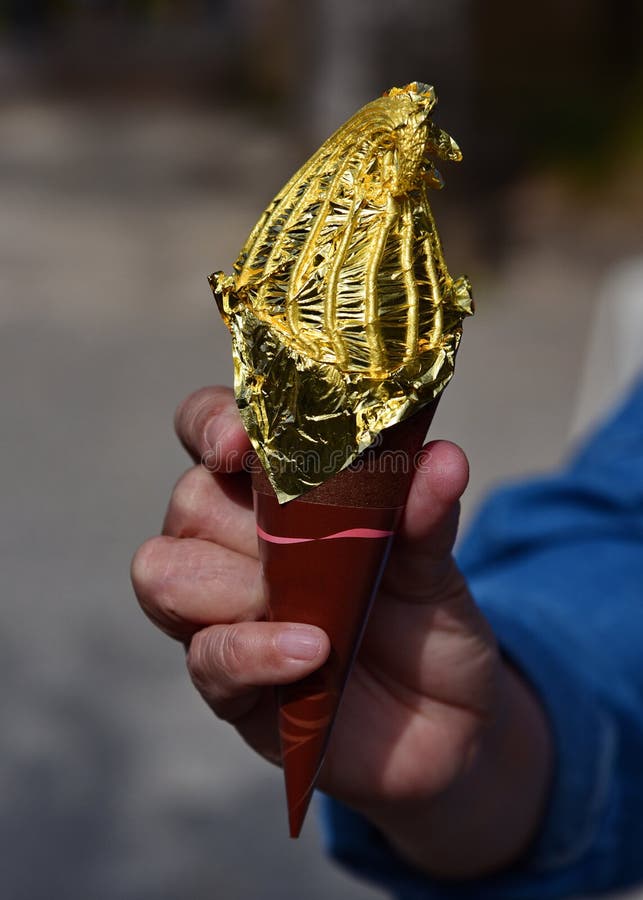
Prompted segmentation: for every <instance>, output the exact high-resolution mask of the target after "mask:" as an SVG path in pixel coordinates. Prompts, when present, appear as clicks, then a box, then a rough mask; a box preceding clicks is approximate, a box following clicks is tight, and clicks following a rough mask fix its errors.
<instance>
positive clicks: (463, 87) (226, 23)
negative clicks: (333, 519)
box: [0, 0, 643, 900]
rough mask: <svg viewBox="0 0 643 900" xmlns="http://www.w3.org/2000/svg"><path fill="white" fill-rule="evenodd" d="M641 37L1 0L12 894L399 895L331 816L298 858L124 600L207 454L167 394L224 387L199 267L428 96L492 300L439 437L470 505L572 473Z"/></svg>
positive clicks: (4, 537)
mask: <svg viewBox="0 0 643 900" xmlns="http://www.w3.org/2000/svg"><path fill="white" fill-rule="evenodd" d="M642 46H643V5H642V4H641V3H640V2H638V0H619V2H609V0H604V2H601V0H568V2H567V3H565V4H559V3H557V2H555V0H541V2H540V3H538V4H537V5H536V6H533V7H531V8H530V11H529V13H528V10H527V8H526V7H524V6H523V5H521V4H516V3H513V2H509V0H486V2H482V0H479V2H476V0H450V2H449V3H444V2H438V0H397V2H396V3H395V4H393V3H391V2H388V0H354V2H351V3H347V2H345V0H308V2H306V3H302V2H296V0H236V2H234V0H186V2H181V3H179V2H172V0H138V2H135V0H131V2H126V0H120V2H106V0H84V2H83V0H58V2H54V0H49V2H47V0H12V2H9V0H4V2H0V394H1V396H2V419H3V423H2V428H1V431H0V433H1V442H0V453H1V457H0V461H1V468H0V477H1V479H2V490H1V498H2V499H1V502H2V511H3V516H2V524H1V526H0V566H1V572H2V579H3V585H2V604H1V608H0V617H1V627H0V648H1V651H0V674H1V676H2V677H1V679H0V691H1V692H2V705H3V709H4V716H3V720H4V724H3V728H2V731H1V732H0V783H1V788H2V789H1V796H2V802H1V804H0V830H1V832H2V850H1V851H0V852H1V853H2V864H1V868H2V896H3V897H6V898H10V900H18V898H19V900H41V898H43V900H44V898H47V900H50V898H54V897H56V898H57V897H61V898H65V900H81V898H83V900H85V898H87V897H92V898H94V900H101V898H105V900H107V898H109V900H120V898H128V900H130V898H131V900H148V898H149V900H176V898H186V897H187V898H190V900H202V898H203V900H205V898H212V897H216V898H222V900H241V898H243V900H246V898H267V900H270V898H281V900H295V898H297V900H299V898H301V897H302V896H306V897H308V898H310V900H322V898H328V897H333V898H346V900H367V898H371V900H375V898H377V897H380V896H381V895H380V894H379V893H378V892H377V891H375V890H374V889H372V888H370V887H368V886H366V885H362V884H360V883H358V882H356V881H354V880H352V879H351V878H349V877H348V876H346V875H344V874H343V873H341V872H340V871H339V870H337V869H336V868H334V867H333V866H332V865H331V864H330V863H328V862H327V861H326V860H325V859H324V856H323V853H322V851H321V850H320V849H319V840H318V836H317V833H316V829H315V823H314V817H313V816H310V817H309V821H308V824H307V827H306V829H305V832H304V836H303V837H302V839H301V840H300V841H299V842H297V843H295V842H291V841H290V840H289V839H288V838H287V837H286V821H285V805H284V800H283V792H282V783H281V773H280V772H278V771H276V770H272V769H270V768H269V767H267V766H265V765H264V764H262V763H260V762H259V761H257V760H255V759H254V758H253V756H252V754H251V752H250V751H249V750H247V749H246V748H245V747H243V746H241V745H240V744H239V742H238V741H237V740H236V738H235V736H234V734H233V733H232V732H231V731H230V730H229V729H228V728H227V726H225V725H222V724H221V723H219V722H217V721H216V720H215V719H214V718H213V717H212V716H211V715H210V713H209V712H208V710H207V709H206V708H205V706H204V705H202V703H201V701H200V700H199V698H198V697H197V695H196V693H195V692H194V691H193V690H192V688H191V687H190V685H189V683H188V679H187V677H186V675H185V671H184V663H183V659H182V651H181V649H180V648H179V647H177V646H174V645H173V644H172V643H171V642H170V641H169V640H167V639H166V638H164V637H163V636H162V635H160V634H158V633H156V632H155V630H154V629H153V628H152V627H151V626H150V625H148V623H147V622H146V621H145V620H144V618H143V616H142V614H141V613H140V612H139V610H138V608H137V607H136V605H135V601H134V598H133V595H132V592H131V588H130V586H129V580H128V566H129V560H130V557H131V555H132V553H133V551H134V549H135V548H136V546H137V545H138V544H139V543H141V542H142V541H143V540H144V539H145V538H146V537H148V536H150V535H152V534H153V533H156V532H157V531H158V529H159V527H160V522H161V518H162V515H163V512H164V507H165V503H166V501H167V498H168V496H169V492H170V489H171V487H172V484H173V482H174V481H175V480H176V478H177V477H178V476H179V474H180V473H181V471H182V470H183V469H184V468H186V467H187V460H186V458H185V457H184V455H183V453H182V452H181V450H180V449H179V447H178V446H177V444H176V441H175V439H174V437H173V434H172V426H171V421H172V413H173V410H174V407H175V406H176V404H177V403H178V402H179V400H180V399H181V398H182V397H183V396H184V394H186V393H187V392H188V391H190V390H192V389H194V388H196V387H198V386H200V385H202V384H207V383H216V382H225V383H230V382H231V374H232V373H231V362H230V354H229V344H228V338H227V333H226V332H225V329H224V328H223V326H222V325H221V324H220V322H219V320H218V315H217V312H216V310H215V307H214V305H213V303H212V300H211V296H210V292H209V288H208V286H207V283H206V276H207V275H208V273H210V272H211V271H212V270H213V269H216V268H224V269H229V268H230V266H231V264H232V261H233V260H234V258H235V257H236V255H237V252H238V250H239V249H240V247H241V244H242V243H243V241H244V239H245V237H246V235H247V233H248V231H249V230H250V228H251V227H252V225H253V224H254V222H255V220H256V218H257V216H258V215H259V213H260V212H261V211H262V209H263V208H264V205H265V204H266V203H267V201H269V200H270V199H271V197H272V196H273V194H274V193H275V192H276V190H277V189H278V188H279V187H280V186H281V184H282V183H283V182H284V181H285V180H286V179H287V178H288V177H289V175H290V174H291V172H292V171H293V170H294V168H295V167H296V166H297V165H299V164H300V163H301V162H303V161H304V160H305V159H306V158H307V156H308V155H309V154H310V153H311V152H312V151H313V150H314V149H315V148H316V146H317V145H318V143H319V142H320V141H321V140H322V139H324V138H325V137H326V136H327V135H328V134H329V133H330V132H331V131H332V130H333V129H334V128H335V127H336V126H338V125H339V124H340V123H341V122H342V121H343V120H344V119H345V118H346V117H347V116H348V115H350V114H351V113H352V112H353V111H355V110H356V109H357V108H358V107H359V106H361V105H362V104H363V103H365V102H367V101H368V100H370V99H372V98H373V97H375V96H377V95H378V94H379V93H381V92H382V91H383V90H384V89H386V88H388V87H390V86H391V85H393V84H398V85H400V84H405V83H406V82H408V81H411V80H414V79H418V80H422V81H427V82H429V83H432V84H434V85H435V86H436V88H437V92H438V95H439V97H440V106H439V108H438V111H437V114H436V119H437V121H438V122H439V124H440V125H441V126H442V127H443V128H445V129H446V130H448V131H449V132H450V133H451V134H452V135H454V136H455V137H456V139H457V140H458V141H459V142H460V144H461V146H462V147H463V150H464V156H465V160H464V162H463V163H462V165H461V166H459V167H446V166H445V167H443V174H444V175H445V178H446V181H447V189H446V191H445V192H444V193H442V194H441V195H439V196H436V197H435V203H434V211H435V214H436V217H437V219H438V222H439V224H440V226H441V231H442V235H443V238H444V242H445V245H446V248H447V259H448V262H449V265H450V269H451V271H452V273H453V274H456V275H457V274H461V273H463V272H466V273H467V274H469V276H470V277H471V279H472V281H473V283H474V292H475V296H476V302H477V309H478V312H477V315H476V317H475V319H473V320H471V321H468V322H467V323H466V334H465V337H464V341H463V346H462V352H461V354H460V361H459V365H458V372H457V375H456V377H455V379H454V382H453V384H452V386H450V388H449V390H448V395H447V399H446V401H445V402H443V404H442V406H441V409H440V412H439V415H438V418H437V420H436V422H435V426H434V428H433V436H435V437H446V438H450V439H452V440H455V441H458V442H460V443H461V444H462V445H463V446H464V448H465V449H466V451H467V452H468V454H469V456H470V458H471V464H472V481H471V486H470V488H469V491H468V494H467V499H466V502H465V507H464V514H465V518H466V517H468V516H469V514H470V511H471V509H472V508H473V506H474V505H475V503H476V502H477V501H478V500H479V499H480V497H481V496H482V495H483V493H484V492H485V491H487V490H488V489H489V487H490V486H492V485H493V484H494V483H496V482H498V481H499V480H501V479H506V478H509V477H516V476H519V475H521V474H523V473H525V472H534V471H542V470H544V469H547V468H548V467H551V466H553V465H555V464H556V463H557V462H558V461H559V460H560V459H562V458H563V456H564V454H565V453H566V452H567V451H568V448H569V444H570V440H573V438H572V435H573V434H577V433H579V431H581V430H582V429H583V427H584V426H585V425H586V424H587V422H588V421H589V419H591V418H592V417H593V416H595V415H596V414H597V413H598V411H599V410H598V402H597V399H596V398H597V397H598V395H599V394H600V392H601V389H602V388H601V385H602V384H603V382H604V381H605V380H609V378H610V377H611V376H610V372H612V374H613V370H614V366H615V359H614V356H613V355H611V354H610V353H608V352H607V351H606V350H603V351H602V355H601V354H600V353H599V357H598V360H599V365H598V369H599V370H600V373H599V374H600V377H599V378H597V377H596V374H597V366H596V364H592V365H588V364H586V363H585V362H584V360H585V359H586V347H587V343H588V339H589V334H590V330H591V323H592V321H593V319H594V315H595V314H594V310H595V308H596V306H597V304H600V303H604V302H605V299H606V298H607V300H609V296H610V293H611V292H612V291H613V290H617V289H620V288H615V287H614V285H619V284H622V283H623V279H624V278H625V279H626V280H627V278H630V282H628V283H631V273H632V271H636V270H635V269H632V263H631V262H628V261H629V260H631V259H632V258H633V257H636V255H637V254H638V253H640V252H641V235H642V234H643V204H642V202H641V201H642V200H643V177H642V176H643V113H642V110H643V104H642V100H643V59H642V50H641V48H642ZM639 271H643V269H640V270H639ZM623 273H625V274H623ZM627 273H629V274H627ZM641 277H643V276H641ZM637 284H641V280H640V279H639V282H637ZM642 289H643V288H642ZM601 298H602V299H601ZM600 348H601V345H600V341H599V351H600ZM583 373H585V374H583ZM592 379H593V380H592Z"/></svg>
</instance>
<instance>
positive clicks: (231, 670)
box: [218, 625, 245, 680]
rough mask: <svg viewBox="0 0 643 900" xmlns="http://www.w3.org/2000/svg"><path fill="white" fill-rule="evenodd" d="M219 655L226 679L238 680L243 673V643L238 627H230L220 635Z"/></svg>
mask: <svg viewBox="0 0 643 900" xmlns="http://www.w3.org/2000/svg"><path fill="white" fill-rule="evenodd" d="M218 650H219V655H220V659H221V665H222V667H223V670H224V671H225V672H226V673H227V675H228V677H229V678H231V679H233V680H238V679H239V677H240V676H241V675H242V674H243V671H244V668H245V666H244V656H245V654H244V641H243V638H242V637H241V632H240V630H239V628H238V627H236V626H234V625H231V626H230V627H229V628H226V629H225V631H223V632H222V633H221V635H220V639H219V648H218Z"/></svg>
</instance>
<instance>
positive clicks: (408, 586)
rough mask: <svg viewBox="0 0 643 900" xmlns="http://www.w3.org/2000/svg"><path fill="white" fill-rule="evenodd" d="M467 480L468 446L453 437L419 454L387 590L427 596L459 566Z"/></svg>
mask: <svg viewBox="0 0 643 900" xmlns="http://www.w3.org/2000/svg"><path fill="white" fill-rule="evenodd" d="M468 480H469V463H468V461H467V458H466V456H465V454H464V452H463V451H462V450H461V449H460V447H458V446H457V445H456V444H452V443H451V442H450V441H432V442H431V443H429V444H427V445H426V446H425V447H423V449H422V451H421V453H420V455H419V456H418V458H417V460H416V472H415V475H414V478H413V483H412V485H411V490H410V492H409V496H408V500H407V503H406V509H405V511H404V514H403V517H402V522H401V524H400V528H399V531H398V535H397V537H396V540H395V544H394V546H393V551H392V553H391V557H390V561H389V564H388V566H387V569H386V575H385V578H384V581H383V584H382V587H383V588H384V590H386V591H387V592H389V593H393V594H395V595H398V596H400V595H408V599H416V598H417V599H419V598H420V597H421V598H423V599H427V597H430V596H431V595H434V594H435V592H436V591H438V590H439V588H440V587H441V586H442V585H443V582H444V580H445V578H448V577H449V573H450V572H452V571H455V566H454V565H453V562H452V559H451V551H452V549H453V545H454V543H455V538H456V534H457V530H458V518H459V513H460V504H459V500H460V497H461V496H462V494H463V492H464V489H465V488H466V486H467V482H468Z"/></svg>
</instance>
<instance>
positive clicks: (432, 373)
mask: <svg viewBox="0 0 643 900" xmlns="http://www.w3.org/2000/svg"><path fill="white" fill-rule="evenodd" d="M436 102H437V98H436V95H435V91H434V90H433V88H432V87H431V86H430V85H427V84H424V83H422V82H415V81H414V82H410V83H409V84H407V85H405V86H404V87H401V88H391V89H390V90H389V91H386V92H385V93H384V94H383V95H382V96H381V97H379V98H377V99H376V100H373V101H372V102H371V103H368V104H366V106H364V107H363V108H362V109H361V110H359V111H358V112H357V113H355V115H354V116H352V117H351V118H350V119H349V120H348V121H347V122H346V123H345V124H344V125H342V126H341V127H340V128H339V129H338V130H337V131H336V132H335V134H333V135H331V136H330V137H329V138H328V140H327V141H325V142H324V144H323V145H322V146H321V147H320V148H319V150H318V151H317V152H316V153H314V154H313V155H312V156H311V158H310V159H309V160H308V161H307V162H306V163H304V165H303V166H302V167H301V168H300V169H299V170H298V171H297V172H296V173H295V174H294V175H293V177H292V178H291V179H290V181H289V182H288V183H287V184H286V185H284V187H283V188H282V189H281V190H280V191H279V193H278V194H277V195H276V196H275V198H274V199H273V201H272V202H271V203H270V204H269V205H268V207H267V208H266V210H265V211H264V213H263V215H262V216H261V218H260V219H259V221H258V222H257V224H256V225H255V227H254V228H253V230H252V232H251V233H250V235H249V236H248V239H247V241H246V243H245V244H244V246H243V248H242V249H241V252H240V254H239V256H238V258H237V260H236V262H235V264H234V267H233V273H232V274H231V275H226V274H225V273H224V272H221V271H219V272H214V273H213V274H212V275H211V276H210V284H211V286H212V290H213V292H214V296H215V299H216V302H217V305H218V307H219V310H220V312H221V315H222V317H223V320H224V322H225V323H226V325H227V326H228V328H229V329H230V333H231V336H232V353H233V358H234V372H235V376H234V380H235V396H236V399H237V404H238V407H239V412H240V415H241V419H242V421H243V424H244V427H245V429H246V431H247V433H248V437H249V438H250V442H251V443H252V446H253V448H254V451H255V453H256V454H257V458H258V460H259V463H260V464H259V465H258V466H257V467H256V468H257V471H256V472H255V473H254V474H253V487H254V492H255V508H256V515H257V530H258V534H259V550H260V556H261V561H262V565H263V573H264V581H265V590H266V599H267V603H268V609H269V612H270V617H271V618H272V619H273V620H274V621H284V622H305V623H309V624H312V625H317V626H319V627H320V628H322V629H324V631H326V633H327V634H328V637H329V638H330V643H331V653H330V656H329V659H328V661H327V662H326V663H325V665H324V666H323V667H322V668H321V669H320V670H319V671H318V672H316V673H315V674H314V675H311V676H310V677H308V678H306V679H304V680H303V681H300V682H299V683H297V684H295V685H291V686H288V687H285V688H283V689H281V691H280V697H279V706H280V711H279V730H280V735H281V745H282V759H283V766H284V772H285V778H286V791H287V796H288V812H289V818H290V831H291V834H292V835H293V837H296V836H297V835H298V834H299V831H300V829H301V826H302V823H303V820H304V816H305V814H306V809H307V807H308V803H309V801H310V797H311V794H312V791H313V789H314V786H315V782H316V780H317V777H318V775H319V771H320V768H321V765H322V763H323V759H324V754H325V752H326V747H327V744H328V739H329V735H330V731H331V728H332V725H333V722H334V719H335V716H336V713H337V708H338V705H339V702H340V700H341V696H342V692H343V690H344V685H345V683H346V679H347V677H348V674H349V671H350V667H351V663H352V661H353V659H354V657H355V654H356V653H357V650H358V647H359V642H360V639H361V636H362V633H363V630H364V626H365V624H366V620H367V617H368V612H369V609H370V606H371V603H372V600H373V597H374V596H375V593H376V591H377V587H378V584H379V581H380V578H381V575H382V571H383V568H384V565H385V563H386V559H387V555H388V552H389V550H390V548H391V544H392V541H393V537H394V534H395V530H396V528H397V526H398V524H399V521H400V518H401V515H402V512H403V509H404V505H405V503H406V497H407V494H408V490H409V487H410V484H411V480H412V477H413V471H414V465H413V463H414V456H415V454H416V453H417V451H418V450H419V448H420V446H421V444H422V440H423V438H424V435H425V434H426V432H427V429H428V427H429V424H430V421H431V418H432V416H433V413H434V411H435V407H436V404H437V398H438V397H439V396H440V395H441V394H442V391H443V390H444V388H445V386H446V385H447V384H448V382H449V380H450V379H451V376H452V375H453V368H454V364H455V356H456V353H457V350H458V346H459V343H460V337H461V334H462V320H463V318H464V317H465V316H468V315H471V313H472V312H473V306H472V297H471V291H470V285H469V282H468V280H467V279H466V278H464V277H460V278H457V279H453V278H452V277H451V275H450V274H449V271H448V269H447V266H446V261H445V259H444V254H443V251H442V244H441V241H440V236H439V234H438V230H437V226H436V223H435V220H434V217H433V213H432V211H431V207H430V203H429V190H430V189H433V188H439V187H441V186H442V184H443V181H442V177H441V175H440V173H439V172H438V170H437V168H436V166H435V164H434V160H436V159H439V160H445V161H452V162H457V161H458V160H460V159H461V157H462V154H461V153H460V150H459V148H458V146H457V144H456V142H455V141H454V140H453V139H452V138H451V137H450V135H448V134H447V133H446V132H444V131H442V130H441V129H440V128H438V126H437V125H436V124H435V123H434V122H433V120H432V112H433V109H434V107H435V104H436ZM374 441H375V443H373V442H374ZM365 448H366V449H365Z"/></svg>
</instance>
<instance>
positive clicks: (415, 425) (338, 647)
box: [253, 400, 437, 837]
mask: <svg viewBox="0 0 643 900" xmlns="http://www.w3.org/2000/svg"><path fill="white" fill-rule="evenodd" d="M436 406H437V400H435V401H433V402H432V403H430V404H429V405H428V406H426V407H424V408H423V409H422V410H420V411H419V412H418V413H416V414H415V415H414V416H412V417H411V418H409V419H406V420H405V421H403V422H401V423H400V424H398V425H395V426H393V427H392V428H389V429H386V430H385V431H384V432H382V440H381V442H380V443H379V445H378V446H377V447H376V448H373V449H371V450H368V451H366V453H365V454H363V455H362V457H361V458H360V459H359V460H358V463H357V464H354V465H353V466H352V467H351V468H349V469H345V470H343V471H342V472H340V473H339V474H337V475H335V476H334V477H333V478H331V479H330V480H328V481H326V482H325V483H324V484H322V485H321V486H320V487H318V488H316V489H314V490H312V491H310V492H309V493H307V494H306V495H305V496H304V497H303V498H301V499H296V500H291V501H290V502H288V503H285V504H279V502H278V500H277V497H276V495H275V492H274V490H273V488H272V486H271V484H270V482H269V480H268V478H267V477H266V475H265V473H264V471H263V470H259V469H258V470H257V471H256V472H255V473H254V475H253V487H254V494H255V512H256V517H257V533H258V536H259V552H260V557H261V562H262V567H263V577H264V585H265V591H266V599H267V605H268V610H269V616H270V619H271V620H272V621H286V622H304V623H306V624H310V625H316V626H318V627H319V628H322V629H323V630H324V631H325V632H326V633H327V635H328V637H329V639H330V643H331V652H330V656H329V658H328V661H327V662H326V663H325V664H324V665H323V666H322V668H321V669H319V670H318V671H317V672H315V673H313V674H312V675H310V676H308V677H307V678H304V679H303V680H302V681H299V682H297V683H295V684H293V685H287V686H285V687H282V688H281V689H280V690H279V692H278V703H279V733H280V739H281V754H282V764H283V768H284V775H285V782H286V795H287V801H288V818H289V824H290V834H291V837H297V836H298V835H299V832H300V830H301V827H302V824H303V821H304V817H305V815H306V810H307V809H308V804H309V802H310V798H311V796H312V793H313V789H314V787H315V782H316V779H317V777H318V775H319V771H320V769H321V766H322V763H323V760H324V754H325V752H326V748H327V746H328V740H329V737H330V733H331V729H332V726H333V722H334V720H335V716H336V713H337V709H338V706H339V703H340V701H341V697H342V693H343V690H344V686H345V684H346V680H347V678H348V675H349V672H350V668H351V665H352V662H353V660H354V658H355V655H356V653H357V651H358V648H359V644H360V640H361V637H362V634H363V632H364V628H365V625H366V622H367V618H368V613H369V610H370V607H371V603H372V601H373V598H374V596H375V593H376V591H377V588H378V585H379V582H380V578H381V575H382V572H383V569H384V566H385V564H386V560H387V557H388V553H389V550H390V548H391V544H392V541H393V537H394V534H395V530H396V528H397V525H398V523H399V521H400V518H401V514H402V512H403V510H404V505H405V503H406V498H407V494H408V491H409V488H410V485H411V480H412V478H413V473H414V471H415V460H416V455H417V453H418V451H419V450H420V448H421V446H422V442H423V440H424V436H425V435H426V432H427V430H428V428H429V425H430V423H431V419H432V418H433V414H434V412H435V408H436Z"/></svg>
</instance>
